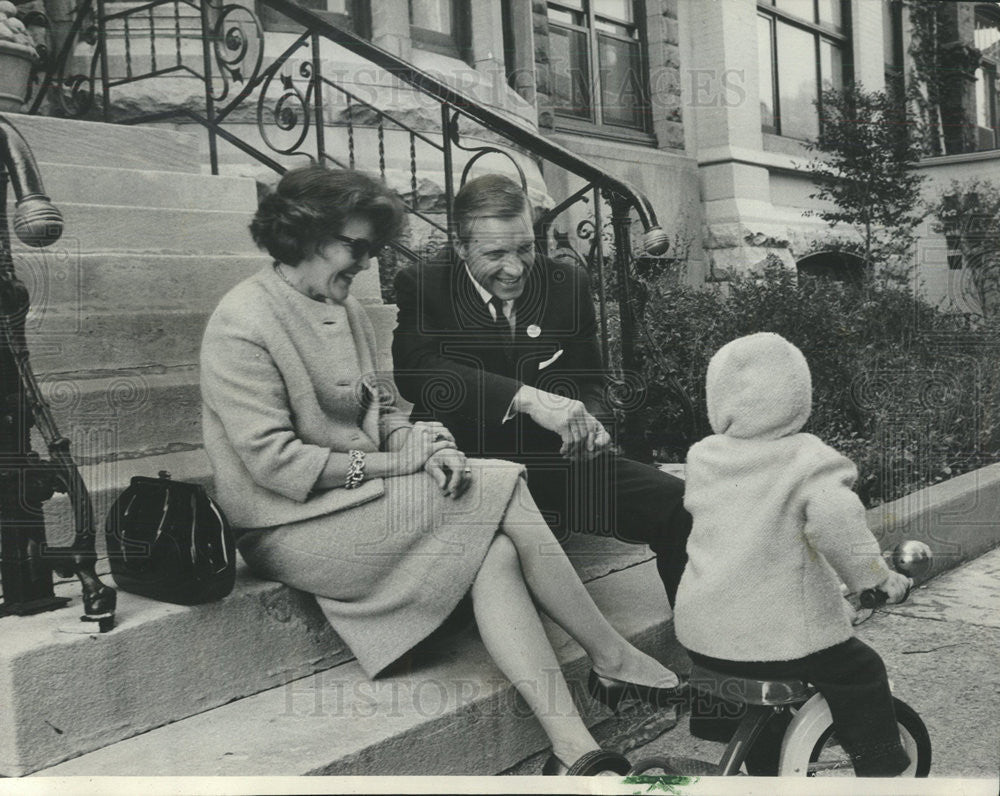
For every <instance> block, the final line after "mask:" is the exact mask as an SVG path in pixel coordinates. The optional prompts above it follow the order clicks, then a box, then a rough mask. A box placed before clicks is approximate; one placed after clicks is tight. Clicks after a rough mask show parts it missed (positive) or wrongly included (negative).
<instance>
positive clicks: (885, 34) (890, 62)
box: [882, 0, 906, 97]
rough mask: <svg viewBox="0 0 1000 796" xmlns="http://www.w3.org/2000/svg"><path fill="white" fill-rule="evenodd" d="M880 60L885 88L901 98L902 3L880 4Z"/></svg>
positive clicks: (893, 0)
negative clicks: (883, 66) (881, 60)
mask: <svg viewBox="0 0 1000 796" xmlns="http://www.w3.org/2000/svg"><path fill="white" fill-rule="evenodd" d="M882 58H883V61H884V64H885V87H886V90H888V91H894V92H896V96H898V97H902V95H903V91H904V89H905V88H906V85H905V77H904V72H903V68H904V67H903V2H902V0H883V2H882Z"/></svg>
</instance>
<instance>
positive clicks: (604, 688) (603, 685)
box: [587, 669, 688, 712]
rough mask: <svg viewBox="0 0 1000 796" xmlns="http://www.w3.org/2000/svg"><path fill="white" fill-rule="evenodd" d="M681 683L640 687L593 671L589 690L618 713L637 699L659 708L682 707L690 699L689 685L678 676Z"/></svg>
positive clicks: (588, 680)
mask: <svg viewBox="0 0 1000 796" xmlns="http://www.w3.org/2000/svg"><path fill="white" fill-rule="evenodd" d="M678 679H679V680H680V682H679V683H678V684H677V685H676V686H674V687H673V688H656V687H655V686H651V685H639V684H638V683H629V682H627V681H625V680H616V679H615V678H614V677H604V676H603V675H600V674H598V673H597V672H595V671H594V670H593V669H591V670H590V676H589V677H588V678H587V689H588V690H589V691H590V695H591V696H592V697H593V698H594V699H596V700H597V701H598V702H603V703H604V704H605V705H607V706H608V707H609V708H611V710H613V711H615V712H617V711H618V707H619V706H620V705H621V703H622V702H624V701H626V700H629V699H637V700H639V701H640V702H645V703H646V704H648V705H653V706H654V707H658V708H668V707H671V706H673V705H680V704H683V703H685V702H686V701H687V699H688V684H687V682H686V678H684V677H683V676H682V675H678Z"/></svg>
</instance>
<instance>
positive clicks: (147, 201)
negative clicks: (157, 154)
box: [8, 128, 257, 214]
mask: <svg viewBox="0 0 1000 796" xmlns="http://www.w3.org/2000/svg"><path fill="white" fill-rule="evenodd" d="M119 129H121V128H119ZM112 162H113V161H112ZM38 170H39V173H40V174H41V177H42V182H43V183H44V185H45V192H46V194H47V195H48V196H49V198H50V199H52V201H53V202H54V203H55V204H56V206H57V207H59V206H61V203H63V202H72V203H75V204H94V205H118V206H120V205H122V204H125V203H126V202H129V201H132V202H134V203H135V204H137V205H142V206H144V207H170V208H180V209H183V210H218V209H219V208H220V207H225V208H226V209H227V210H230V211H233V212H240V213H248V214H253V212H254V210H255V209H256V208H257V188H256V184H255V183H254V181H253V180H247V179H241V178H238V177H222V176H220V177H213V176H212V175H210V174H186V173H185V174H180V173H177V172H172V171H154V170H150V169H144V170H140V169H134V168H122V167H119V166H117V165H104V166H81V165H78V164H74V163H58V162H55V163H49V162H39V163H38ZM8 199H9V200H10V203H11V204H13V196H12V195H11V196H8ZM8 212H9V211H8Z"/></svg>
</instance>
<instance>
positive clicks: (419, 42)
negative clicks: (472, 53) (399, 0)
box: [409, 0, 469, 59]
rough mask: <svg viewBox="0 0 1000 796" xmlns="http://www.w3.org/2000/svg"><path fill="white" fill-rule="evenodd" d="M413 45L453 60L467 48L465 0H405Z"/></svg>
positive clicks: (467, 33) (467, 7)
mask: <svg viewBox="0 0 1000 796" xmlns="http://www.w3.org/2000/svg"><path fill="white" fill-rule="evenodd" d="M409 5H410V38H411V39H412V41H413V44H414V46H416V47H419V48H421V49H423V50H433V51H434V52H438V53H441V54H442V55H450V56H452V57H453V58H463V59H464V58H466V57H467V55H468V49H469V0H409Z"/></svg>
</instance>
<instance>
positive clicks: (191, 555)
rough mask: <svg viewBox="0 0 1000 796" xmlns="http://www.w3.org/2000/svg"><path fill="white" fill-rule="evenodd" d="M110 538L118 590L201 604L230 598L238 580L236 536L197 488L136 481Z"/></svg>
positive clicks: (163, 476) (116, 509) (163, 478)
mask: <svg viewBox="0 0 1000 796" xmlns="http://www.w3.org/2000/svg"><path fill="white" fill-rule="evenodd" d="M104 534H105V538H106V540H107V545H108V560H109V562H110V564H111V575H112V577H113V578H114V580H115V583H116V584H117V585H118V587H119V588H121V589H123V590H124V591H128V592H132V593H133V594H141V595H142V596H143V597H151V598H153V599H154V600H163V601H164V602H169V603H179V604H180V605H196V604H198V603H206V602H211V601H213V600H219V599H221V598H223V597H225V596H226V595H227V594H229V592H231V591H232V590H233V584H234V583H235V581H236V556H235V545H234V542H233V535H232V532H231V531H230V528H229V523H228V522H227V521H226V517H225V515H224V514H223V513H222V510H221V509H220V508H219V507H218V506H217V505H216V504H215V502H214V501H213V500H212V499H211V498H210V497H209V496H208V493H207V492H205V490H204V489H203V488H202V487H201V486H199V485H198V484H191V483H187V482H185V481H173V480H171V478H170V474H169V473H167V472H165V471H164V472H161V473H160V477H159V478H144V477H142V476H136V477H134V478H133V479H132V480H131V482H130V483H129V486H128V488H127V489H125V491H124V492H122V493H121V495H119V496H118V499H117V500H116V501H115V502H114V504H113V505H112V506H111V509H110V510H109V511H108V518H107V522H106V523H105V526H104Z"/></svg>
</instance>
